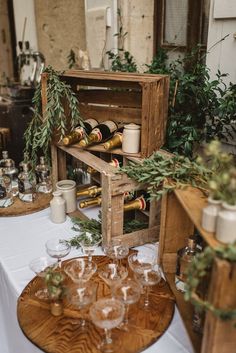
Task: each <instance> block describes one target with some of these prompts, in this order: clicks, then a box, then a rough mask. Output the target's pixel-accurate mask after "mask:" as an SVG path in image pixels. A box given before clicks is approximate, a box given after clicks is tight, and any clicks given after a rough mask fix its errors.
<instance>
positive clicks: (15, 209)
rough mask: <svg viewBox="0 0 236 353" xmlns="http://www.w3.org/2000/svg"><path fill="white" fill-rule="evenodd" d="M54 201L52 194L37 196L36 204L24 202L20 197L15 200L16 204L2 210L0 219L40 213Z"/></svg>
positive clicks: (0, 209) (0, 210)
mask: <svg viewBox="0 0 236 353" xmlns="http://www.w3.org/2000/svg"><path fill="white" fill-rule="evenodd" d="M51 199H52V195H51V194H41V193H38V194H37V199H36V200H35V201H34V202H23V201H21V200H20V199H19V198H18V197H15V198H14V203H13V204H12V205H11V206H10V207H6V208H0V217H13V216H23V215H27V214H30V213H34V212H38V211H41V210H43V209H44V208H47V207H48V206H49V203H50V201H51Z"/></svg>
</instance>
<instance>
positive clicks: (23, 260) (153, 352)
mask: <svg viewBox="0 0 236 353" xmlns="http://www.w3.org/2000/svg"><path fill="white" fill-rule="evenodd" d="M49 214H50V210H49V209H45V210H43V211H40V212H37V213H34V214H31V215H27V216H19V217H1V218H0V284H1V286H0V353H19V352H22V353H23V352H24V353H40V352H42V351H41V350H40V349H38V348H37V347H36V346H34V345H33V344H32V343H31V342H30V341H29V340H28V339H27V338H26V337H25V336H24V334H23V333H22V331H21V329H20V327H19V325H18V321H17V317H16V305H17V298H18V296H19V295H20V293H21V292H22V290H23V289H24V287H25V286H26V285H27V283H28V282H29V281H30V280H31V279H32V278H33V277H34V274H33V273H32V272H31V270H30V269H29V267H28V264H29V262H30V261H31V260H32V259H33V258H36V257H38V256H44V255H45V245H44V244H45V242H46V240H48V239H50V238H53V237H57V236H58V237H60V238H62V239H69V238H71V237H72V236H74V235H75V232H74V231H72V230H71V226H72V223H71V220H70V218H69V217H68V218H67V220H66V222H65V223H62V224H54V223H52V222H51V221H50V218H49ZM87 215H88V216H94V211H93V210H87ZM152 247H153V245H152V244H147V245H145V246H142V247H139V248H137V249H138V250H139V251H149V250H150V248H152ZM79 255H81V251H80V250H78V249H72V251H71V253H70V254H69V255H68V256H67V257H66V258H72V257H76V256H79ZM96 255H102V250H101V248H98V249H97V252H96ZM143 352H145V353H163V352H165V353H194V350H193V348H192V345H191V343H190V340H189V338H188V336H187V333H186V330H185V328H184V325H183V322H182V320H181V318H180V315H179V313H178V310H177V309H176V310H175V314H174V318H173V321H172V323H171V325H170V326H169V328H168V330H167V331H166V332H165V334H164V335H163V336H162V337H161V338H160V339H159V340H158V341H157V342H156V343H155V344H154V345H152V346H151V347H149V348H148V349H146V350H145V351H143Z"/></svg>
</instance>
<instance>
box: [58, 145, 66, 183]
mask: <svg viewBox="0 0 236 353" xmlns="http://www.w3.org/2000/svg"><path fill="white" fill-rule="evenodd" d="M57 157H58V180H65V179H67V170H66V153H65V151H62V150H60V149H58V154H57Z"/></svg>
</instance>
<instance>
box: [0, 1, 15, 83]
mask: <svg viewBox="0 0 236 353" xmlns="http://www.w3.org/2000/svg"><path fill="white" fill-rule="evenodd" d="M0 33H1V36H0V83H2V84H5V82H6V81H5V79H6V77H8V78H10V79H13V59H12V48H11V37H10V28H9V20H8V8H7V0H0Z"/></svg>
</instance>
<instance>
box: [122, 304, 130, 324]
mask: <svg viewBox="0 0 236 353" xmlns="http://www.w3.org/2000/svg"><path fill="white" fill-rule="evenodd" d="M128 322H129V305H128V304H126V305H125V315H124V320H123V323H124V325H128Z"/></svg>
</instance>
